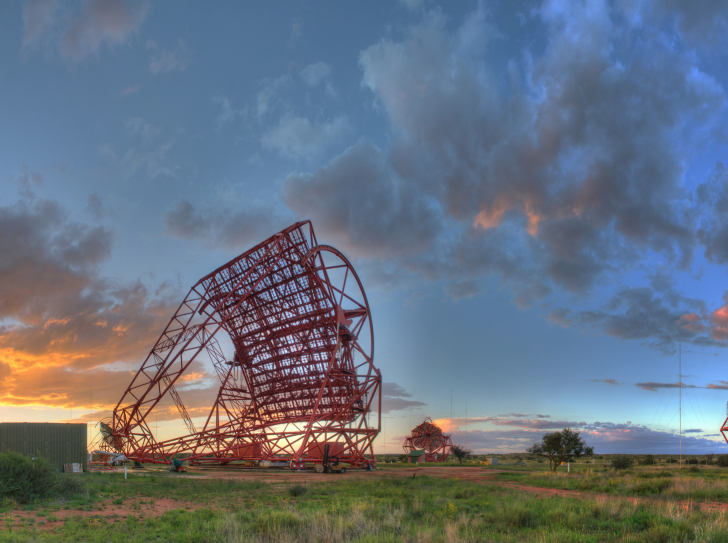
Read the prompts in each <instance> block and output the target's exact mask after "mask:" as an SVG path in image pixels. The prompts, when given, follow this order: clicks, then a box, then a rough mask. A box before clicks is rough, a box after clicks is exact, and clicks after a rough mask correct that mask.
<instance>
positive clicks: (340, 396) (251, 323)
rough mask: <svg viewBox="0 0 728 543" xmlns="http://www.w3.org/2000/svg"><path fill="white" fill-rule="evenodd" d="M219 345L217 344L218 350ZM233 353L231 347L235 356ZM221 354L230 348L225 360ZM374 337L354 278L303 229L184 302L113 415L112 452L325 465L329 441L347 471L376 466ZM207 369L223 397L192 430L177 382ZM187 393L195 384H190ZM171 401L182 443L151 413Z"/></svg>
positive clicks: (154, 458)
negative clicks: (182, 429)
mask: <svg viewBox="0 0 728 543" xmlns="http://www.w3.org/2000/svg"><path fill="white" fill-rule="evenodd" d="M218 338H220V341H218ZM228 345H229V347H228ZM226 350H229V351H231V352H230V353H226ZM373 351H374V334H373V328H372V319H371V314H370V311H369V305H368V303H367V299H366V294H365V293H364V289H363V288H362V285H361V282H360V281H359V278H358V276H357V275H356V272H355V271H354V269H353V268H352V266H351V264H350V263H349V262H348V261H347V260H346V258H345V257H344V256H343V255H342V254H341V253H340V252H339V251H337V250H336V249H334V248H333V247H329V246H326V245H317V243H316V237H315V235H314V231H313V227H312V225H311V223H310V222H309V221H306V222H300V223H296V224H294V225H292V226H290V227H289V228H287V229H285V230H283V231H282V232H280V233H278V234H276V235H274V236H273V237H271V238H269V239H268V240H266V241H264V242H263V243H261V244H259V245H257V246H256V247H254V248H252V249H250V250H249V251H247V252H246V253H244V254H242V255H240V256H239V257H237V258H235V259H234V260H232V261H230V262H228V263H227V264H225V265H224V266H222V267H220V268H218V269H217V270H215V271H214V272H212V273H211V274H209V275H207V276H206V277H203V278H202V279H201V280H200V281H199V282H198V283H197V284H196V285H195V286H194V287H192V289H191V290H190V292H189V294H188V295H187V297H186V298H185V300H184V301H183V302H182V304H181V305H180V307H179V309H178V310H177V312H176V313H175V315H174V317H172V320H171V321H170V322H169V324H168V325H167V328H166V329H165V330H164V332H163V333H162V335H161V337H160V338H159V340H158V341H157V343H156V345H155V346H154V348H153V349H152V350H151V352H150V353H149V356H148V357H147V359H146V360H145V361H144V363H143V364H142V367H141V368H140V369H139V371H138V372H137V374H136V376H135V377H134V379H133V380H132V382H131V384H130V385H129V387H128V389H127V390H126V392H125V393H124V396H123V397H122V399H121V400H120V401H119V404H118V405H117V406H116V409H115V410H114V415H113V422H112V432H113V436H112V437H111V438H110V439H108V440H105V441H106V442H107V443H110V444H111V445H112V448H114V449H115V450H117V451H118V452H121V453H123V454H125V455H126V456H127V457H128V458H131V459H134V460H138V461H140V462H158V463H169V462H170V461H171V459H172V458H173V456H174V455H175V454H178V453H183V452H184V453H188V454H190V455H191V456H190V459H191V460H192V461H193V462H229V461H233V460H274V459H278V460H280V459H285V460H286V461H288V462H289V465H290V467H293V468H300V467H303V466H304V462H306V461H308V462H320V461H321V459H322V456H323V447H324V444H325V443H329V444H330V445H331V447H330V450H331V451H332V452H331V454H335V455H336V456H338V458H339V459H340V460H342V461H346V462H349V463H350V464H351V465H352V466H369V465H373V464H374V451H373V448H372V442H373V440H374V438H375V437H376V435H377V434H378V432H379V428H380V426H381V420H380V415H378V416H377V420H376V425H373V424H370V421H369V413H370V410H371V408H372V405H373V402H374V405H375V406H377V408H376V409H377V413H378V414H379V413H381V405H380V403H381V393H380V385H381V374H380V372H379V370H378V369H377V368H375V367H374V364H373ZM195 361H197V363H201V362H204V361H209V363H211V364H212V366H214V368H215V371H216V373H217V376H218V378H219V380H220V389H219V391H218V393H217V398H216V400H215V402H214V404H213V406H212V409H211V411H210V413H209V415H208V416H207V420H206V421H205V423H204V425H203V426H202V429H197V428H196V426H195V424H194V423H193V420H192V417H191V416H190V415H189V414H188V412H187V410H186V409H185V406H184V403H183V402H182V398H181V396H180V394H179V393H178V391H177V389H176V388H175V385H176V384H177V383H178V382H181V381H180V378H181V377H182V376H183V375H184V373H185V371H186V370H188V369H189V368H190V366H191V364H192V363H193V362H195ZM184 384H185V386H189V381H187V382H185V383H184ZM165 395H169V397H170V398H171V399H172V400H173V401H174V403H175V405H176V407H177V410H178V412H179V414H180V416H181V418H182V420H183V421H184V423H185V425H186V427H187V431H188V433H187V435H184V436H182V437H179V438H175V439H171V440H167V441H161V442H157V441H156V440H155V438H154V436H153V435H152V432H151V431H150V428H149V424H148V423H149V421H150V420H153V418H152V419H150V414H151V413H153V412H154V409H155V408H158V407H159V403H160V400H162V398H163V397H165Z"/></svg>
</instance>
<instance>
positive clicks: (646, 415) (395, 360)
mask: <svg viewBox="0 0 728 543" xmlns="http://www.w3.org/2000/svg"><path fill="white" fill-rule="evenodd" d="M727 27H728V6H726V5H725V4H724V3H722V2H715V1H711V0H690V1H688V0H664V1H661V2H649V1H646V0H613V1H604V0H574V1H571V0H562V1H557V0H546V1H537V0H532V1H530V0H529V1H525V0H524V1H522V2H513V1H505V0H499V1H496V0H493V1H479V2H478V1H469V0H468V1H466V0H458V1H449V2H437V1H435V0H391V1H375V0H372V1H368V2H358V3H355V2H331V1H310V2H285V1H283V2H276V3H263V2H215V3H201V2H186V1H160V2H150V1H144V0H27V1H25V2H2V3H0V422H14V421H30V422H34V421H75V422H84V421H85V422H87V423H88V424H89V428H90V434H93V432H94V430H93V428H94V424H95V423H96V422H97V421H99V420H100V419H102V418H104V417H108V416H109V415H110V413H111V410H112V409H113V407H114V406H115V405H116V403H117V402H118V401H119V399H120V398H121V396H122V394H123V392H124V390H125V389H126V387H127V386H128V384H129V382H130V380H131V378H132V376H133V374H134V373H135V372H136V369H137V368H138V367H139V366H140V365H141V363H142V361H143V360H144V359H145V358H146V355H147V353H148V352H149V350H150V349H151V348H152V347H153V345H154V343H155V341H156V339H157V337H158V336H159V334H160V333H161V331H162V330H163V329H164V326H165V325H166V323H167V322H168V320H169V318H170V317H171V316H172V314H173V313H174V311H175V310H176V308H177V306H178V304H179V303H180V301H181V300H182V299H183V298H184V296H185V294H186V293H187V291H188V289H189V288H190V287H191V286H192V285H193V284H194V283H196V282H197V280H198V279H199V278H201V277H203V276H205V275H207V274H208V273H209V272H211V271H212V270H214V269H216V268H217V267H218V266H220V265H222V264H224V263H225V262H227V261H228V260H230V259H231V258H233V257H235V256H237V255H238V254H241V253H242V252H244V251H245V250H247V249H248V248H250V247H252V246H254V245H256V244H257V243H258V242H260V241H262V240H264V239H266V238H268V237H269V236H271V235H273V234H274V233H276V232H278V231H280V230H282V229H283V228H285V227H287V226H288V225H290V224H293V223H294V222H296V221H298V220H306V219H310V220H311V221H312V223H313V227H314V229H315V232H316V236H317V238H318V240H319V242H320V243H324V244H328V245H332V246H335V247H337V248H338V249H340V250H341V251H342V252H343V253H344V254H345V255H346V256H347V257H348V258H349V259H350V260H351V261H352V263H353V264H354V266H355V268H356V269H357V272H358V273H359V275H360V277H361V280H362V282H363V285H364V288H365V289H366V292H367V295H368V298H369V301H370V305H371V311H372V319H373V323H374V335H375V356H374V363H375V365H376V366H377V367H378V368H379V369H380V370H381V372H382V377H383V381H384V384H383V394H384V395H383V409H382V421H383V431H382V433H381V434H380V435H379V437H378V438H377V440H376V442H375V452H377V453H382V452H385V451H386V452H387V453H399V452H401V444H402V442H403V441H404V438H405V437H406V436H407V435H408V433H409V430H410V429H411V428H413V427H414V426H416V425H418V424H420V423H421V422H422V420H423V419H424V418H425V417H431V418H432V419H433V420H435V421H436V422H437V424H439V425H440V426H441V427H442V428H443V429H444V430H445V431H446V432H451V433H452V438H453V441H454V442H455V443H459V444H461V445H465V446H467V447H468V448H470V449H472V450H474V451H475V452H478V453H488V452H493V453H498V452H509V451H513V452H517V451H524V450H525V449H526V448H527V447H529V446H530V445H532V444H533V443H534V442H536V441H538V440H539V439H540V438H541V436H542V435H543V434H544V433H545V432H549V431H556V430H560V429H562V428H564V427H571V428H573V429H575V430H577V431H579V432H581V435H582V437H583V438H584V439H585V441H586V442H587V444H588V445H590V446H593V447H594V448H595V451H596V452H597V453H618V452H622V453H677V452H678V451H679V450H680V446H681V445H680V437H679V436H680V433H681V432H682V451H683V453H690V454H692V453H695V454H705V453H710V452H714V453H728V445H726V443H725V440H724V439H723V437H722V436H721V435H720V432H719V430H720V427H721V424H722V422H723V421H724V420H725V417H726V401H727V400H728V374H727V373H725V372H724V367H725V362H726V359H727V355H728V351H727V350H726V347H727V346H728V274H727V273H726V272H727V271H728V168H726V166H725V165H724V163H723V161H724V160H725V158H724V157H725V155H726V150H728V138H727V136H728V133H727V132H726V126H728V124H727V123H726V120H727V103H728V93H727V92H726V88H728V38H727V36H728V32H726V31H727V30H728V28H727ZM680 352H681V353H682V355H680ZM680 360H681V362H680ZM681 364H682V365H681ZM680 367H681V368H682V369H681V370H680ZM213 379H214V371H213V369H212V368H206V367H202V366H201V367H199V368H197V369H196V371H195V372H193V373H191V374H190V375H188V376H185V377H184V381H183V383H182V385H181V386H180V387H179V388H180V395H181V396H182V399H183V401H184V402H185V405H187V408H188V410H189V412H190V414H191V415H192V416H193V418H195V419H196V420H201V419H199V418H200V417H204V416H205V415H206V414H207V411H206V407H207V408H209V406H210V405H211V402H212V400H211V395H213V394H214V391H215V390H216V387H215V386H214V380H213ZM680 396H682V403H680V401H679V397H680ZM680 406H682V408H681V407H680ZM153 426H154V432H155V433H156V435H157V436H158V437H159V438H160V439H167V438H171V437H174V436H176V435H180V434H182V433H183V430H182V424H181V423H180V422H179V420H177V419H176V417H175V413H174V410H173V409H172V408H171V407H170V406H169V405H167V406H166V407H164V408H160V409H159V410H158V414H157V415H156V416H155V420H154V421H153Z"/></svg>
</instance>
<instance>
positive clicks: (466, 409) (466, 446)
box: [465, 398, 468, 449]
mask: <svg viewBox="0 0 728 543" xmlns="http://www.w3.org/2000/svg"><path fill="white" fill-rule="evenodd" d="M465 448H466V449H467V448H468V399H467V398H465Z"/></svg>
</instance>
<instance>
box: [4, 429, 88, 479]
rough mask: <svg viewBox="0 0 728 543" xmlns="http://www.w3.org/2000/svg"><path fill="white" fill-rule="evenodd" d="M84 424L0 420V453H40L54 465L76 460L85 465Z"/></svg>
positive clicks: (61, 468) (85, 435)
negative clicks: (0, 421)
mask: <svg viewBox="0 0 728 543" xmlns="http://www.w3.org/2000/svg"><path fill="white" fill-rule="evenodd" d="M86 432H87V429H86V424H64V423H54V422H2V423H0V453H5V452H17V453H20V454H23V455H26V456H42V457H44V458H46V459H47V460H48V462H49V463H50V464H51V466H53V468H55V469H59V470H63V464H71V463H78V464H81V465H82V466H83V470H84V471H86V468H87V465H86V464H87V454H88V452H87V441H86V440H87V433H86Z"/></svg>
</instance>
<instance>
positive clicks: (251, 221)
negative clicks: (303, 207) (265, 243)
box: [164, 200, 293, 251]
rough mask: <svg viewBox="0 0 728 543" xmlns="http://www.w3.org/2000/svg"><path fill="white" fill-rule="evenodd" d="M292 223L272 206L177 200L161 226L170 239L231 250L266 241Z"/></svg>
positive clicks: (252, 203) (255, 202) (258, 203)
mask: <svg viewBox="0 0 728 543" xmlns="http://www.w3.org/2000/svg"><path fill="white" fill-rule="evenodd" d="M291 222H293V221H292V220H291V219H290V218H289V217H287V216H286V215H285V214H281V213H278V212H277V211H276V210H275V208H274V206H273V205H271V204H266V203H263V202H260V201H254V202H251V203H250V205H248V206H246V207H244V208H243V209H237V210H234V211H233V210H230V209H229V208H223V209H219V208H212V207H196V206H194V205H193V204H192V203H190V202H189V201H187V200H180V201H179V202H177V203H176V204H174V206H172V208H171V209H169V210H168V211H167V212H166V213H165V215H164V226H165V229H166V231H167V233H168V234H169V235H171V236H174V237H177V238H181V239H188V240H198V241H204V243H205V246H206V247H209V248H225V249H229V250H234V251H240V250H242V249H246V248H248V247H249V246H250V244H251V243H254V242H259V241H260V240H263V239H267V238H269V237H270V236H272V235H273V234H275V233H276V232H279V231H280V230H282V229H283V228H285V227H286V226H288V225H289V223H291Z"/></svg>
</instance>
